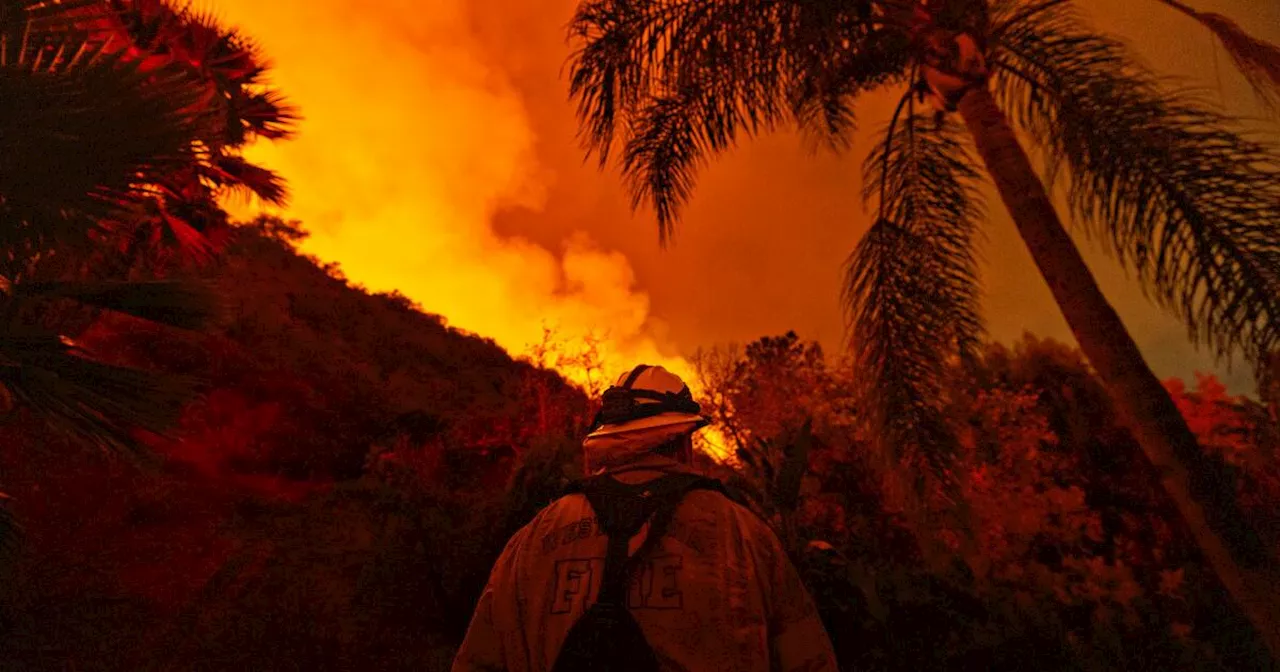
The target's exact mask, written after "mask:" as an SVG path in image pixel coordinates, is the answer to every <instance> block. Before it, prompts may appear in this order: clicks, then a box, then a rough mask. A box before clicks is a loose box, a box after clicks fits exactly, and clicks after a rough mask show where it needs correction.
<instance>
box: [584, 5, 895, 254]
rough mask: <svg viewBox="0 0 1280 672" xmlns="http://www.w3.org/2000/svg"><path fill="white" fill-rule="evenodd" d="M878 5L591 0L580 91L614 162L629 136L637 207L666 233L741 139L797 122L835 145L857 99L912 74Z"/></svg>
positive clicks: (587, 117)
mask: <svg viewBox="0 0 1280 672" xmlns="http://www.w3.org/2000/svg"><path fill="white" fill-rule="evenodd" d="M884 21H885V19H884V18H883V17H879V18H875V19H873V18H872V17H871V14H870V3H866V2H851V3H814V2H805V1H803V0H783V1H777V0H727V1H724V0H721V1H713V0H649V1H647V2H630V1H626V0H589V1H588V2H585V3H583V4H582V5H581V6H580V7H579V10H578V13H577V14H576V16H575V18H574V21H573V23H572V27H571V36H572V37H573V38H574V39H576V40H578V41H579V42H581V43H582V44H581V47H580V48H579V49H578V50H577V51H576V52H575V53H574V55H573V57H572V67H571V72H570V93H571V96H572V97H573V98H575V99H576V100H577V103H578V116H579V118H580V120H581V122H582V124H581V133H582V140H583V144H584V146H585V147H586V149H587V152H588V155H590V154H593V153H594V154H596V155H597V156H598V157H599V159H600V161H601V164H602V165H603V164H604V162H606V161H607V160H608V157H609V156H610V152H611V151H612V149H613V148H614V146H615V144H616V143H617V140H618V135H619V134H620V133H619V132H621V135H622V138H621V140H622V143H623V147H624V150H623V151H624V157H623V169H624V173H625V174H626V177H627V180H628V182H629V185H630V187H631V194H632V197H633V201H632V203H633V207H639V205H640V204H642V203H645V202H649V203H650V204H651V205H653V207H654V209H655V211H656V212H657V216H658V224H659V236H660V239H661V240H662V241H664V242H665V240H666V239H667V236H668V235H669V234H670V232H671V228H672V226H673V224H674V223H675V221H676V220H677V219H678V217H679V207H680V206H681V205H682V204H683V203H684V202H685V201H686V200H688V197H689V194H690V192H691V190H692V188H693V181H694V177H695V173H696V169H697V167H698V166H700V165H701V164H702V163H703V162H705V161H706V160H707V159H709V158H710V157H711V156H713V155H715V154H717V153H719V152H721V151H724V150H725V149H727V148H729V147H731V146H732V145H733V143H734V142H736V141H737V140H738V139H739V138H740V137H741V136H749V135H750V134H753V133H756V132H759V131H763V130H768V129H770V128H772V127H773V126H774V125H776V124H778V123H780V122H783V121H795V122H797V123H798V125H799V126H800V127H801V128H802V129H804V130H805V131H806V132H807V133H809V134H810V136H811V137H813V138H817V139H821V140H823V141H825V142H828V143H831V144H833V145H835V146H840V145H842V144H844V143H845V142H846V141H847V138H848V133H849V132H850V131H851V130H852V127H853V119H854V117H853V109H852V106H851V101H852V97H853V96H854V95H855V94H856V93H860V92H863V91H866V90H868V89H870V88H874V87H875V86H879V85H882V84H885V83H887V82H891V81H896V79H900V78H901V77H902V75H903V72H902V71H903V66H904V63H905V60H906V52H905V50H902V49H900V46H901V45H902V44H905V40H906V38H905V36H904V35H903V34H902V33H898V32H892V33H891V32H885V31H883V30H881V29H880V28H879V27H878V26H881V25H882V23H883V22H884Z"/></svg>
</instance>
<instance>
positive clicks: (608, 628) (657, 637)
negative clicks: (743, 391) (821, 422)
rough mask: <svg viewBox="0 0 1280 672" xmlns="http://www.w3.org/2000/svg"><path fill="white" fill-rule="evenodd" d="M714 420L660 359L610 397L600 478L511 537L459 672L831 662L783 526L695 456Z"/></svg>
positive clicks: (598, 422)
mask: <svg viewBox="0 0 1280 672" xmlns="http://www.w3.org/2000/svg"><path fill="white" fill-rule="evenodd" d="M708 422H709V420H708V419H707V418H706V417H704V416H703V415H701V409H700V408H699V406H698V404H697V403H696V402H694V400H693V397H692V395H691V394H690V392H689V388H688V387H687V386H686V385H685V384H684V382H683V381H682V380H680V378H679V377H678V376H676V375H674V374H672V373H670V372H669V371H667V370H666V369H664V368H662V367H660V366H647V365H640V366H637V367H636V368H635V369H633V370H632V371H631V372H629V373H628V374H625V375H623V376H622V377H621V378H620V379H619V380H618V382H617V384H616V385H615V386H613V387H612V388H610V389H609V390H608V391H606V392H605V394H604V397H603V400H602V404H601V410H600V413H599V414H598V415H597V416H596V419H595V422H594V423H593V426H592V429H591V432H590V433H589V434H588V436H587V437H586V439H585V441H584V442H583V448H584V454H585V455H584V458H585V460H586V466H587V473H588V474H591V476H592V477H591V478H589V479H586V480H585V481H584V482H583V486H582V487H580V488H577V490H578V491H577V492H576V493H574V494H569V495H566V496H564V497H561V498H560V499H558V500H557V501H555V502H553V503H552V504H551V505H550V506H548V507H547V508H545V509H543V510H542V511H541V512H540V513H539V514H538V515H537V516H536V517H535V518H534V520H533V521H532V522H530V523H529V524H528V525H526V526H525V527H523V528H522V529H520V530H519V531H518V532H517V533H516V534H515V535H514V536H513V537H512V538H511V540H510V541H509V542H508V543H507V545H506V548H505V549H504V550H503V552H502V555H501V556H500V557H499V559H498V561H497V563H496V564H495V566H494V567H493V570H492V572H491V574H490V577H489V581H488V584H487V585H486V587H485V589H484V591H483V593H482V595H481V597H480V600H479V603H478V606H477V608H476V611H475V614H474V616H473V617H472V620H471V624H470V627H469V629H468V631H467V635H466V638H465V639H464V641H463V643H462V646H461V648H460V649H459V651H458V654H457V656H456V658H455V660H454V664H453V671H454V672H472V671H477V672H479V671H486V672H487V671H491V670H502V671H509V672H567V671H568V670H576V669H595V670H601V671H607V670H611V669H612V670H624V669H625V670H688V671H691V672H703V671H706V672H757V671H758V672H772V671H775V670H777V671H781V672H798V671H800V670H805V671H810V672H815V671H820V670H830V671H831V672H835V670H836V669H837V667H836V662H835V657H834V654H833V652H832V647H831V642H830V640H829V638H828V636H827V633H826V631H825V630H824V628H823V626H822V623H821V621H820V620H819V617H818V612H817V610H816V609H815V608H814V603H813V600H812V599H811V597H810V595H809V594H808V592H807V590H806V589H805V587H804V584H803V583H801V581H800V577H799V575H798V574H797V571H796V569H795V567H793V566H792V564H791V562H790V561H789V560H788V558H787V555H786V552H785V551H784V549H783V546H782V544H781V542H780V541H779V540H778V538H777V536H775V535H774V533H773V531H772V530H771V529H770V528H769V527H768V526H767V525H766V524H765V523H764V521H762V520H761V519H760V518H759V517H757V516H756V515H755V514H754V513H752V512H751V511H750V510H749V509H747V508H746V507H744V506H742V505H740V504H738V503H737V502H735V501H733V500H732V499H730V498H729V497H727V496H726V495H725V494H724V490H723V488H722V487H721V486H720V484H719V483H718V482H717V481H713V480H711V479H707V478H705V477H700V475H699V474H697V473H696V472H695V470H694V469H693V467H692V466H691V462H692V457H693V435H694V433H695V432H697V431H698V430H699V429H702V428H703V427H705V426H706V425H707V424H708ZM664 510H665V513H664ZM628 560H629V562H628Z"/></svg>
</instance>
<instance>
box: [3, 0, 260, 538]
mask: <svg viewBox="0 0 1280 672" xmlns="http://www.w3.org/2000/svg"><path fill="white" fill-rule="evenodd" d="M116 17H117V14H116V13H115V10H114V9H113V8H112V7H111V6H110V4H109V3H107V2H104V1H102V0H0V100H3V101H4V104H3V105H0V250H2V251H3V252H4V254H0V414H8V413H9V412H10V411H12V410H15V408H17V407H19V406H21V407H25V409H26V410H28V411H31V412H34V413H35V414H36V415H38V416H40V417H43V418H44V419H45V420H47V421H48V424H49V425H50V427H51V428H52V429H54V430H56V431H59V432H61V433H65V434H67V435H69V436H71V437H74V438H76V439H78V440H85V441H89V442H92V443H95V444H98V445H100V446H104V447H106V448H109V449H115V450H119V451H123V452H125V453H128V454H131V455H134V456H140V457H141V456H145V455H146V454H145V452H143V451H139V450H138V448H139V445H140V444H139V443H138V441H137V438H138V437H137V433H136V432H137V430H144V431H149V432H152V433H162V432H164V431H165V429H166V428H168V427H171V426H172V425H173V423H174V422H175V421H176V420H177V418H178V415H179V413H180V411H181V409H182V407H183V406H184V405H185V403H186V402H187V401H189V400H190V399H191V398H192V395H193V394H194V393H195V391H196V381H192V380H189V379H186V378H182V377H176V376H171V375H164V374H161V373H158V372H154V371H144V370H141V369H135V368H130V367H125V366H116V365H111V364H107V363H104V362H101V361H96V360H95V359H93V358H92V356H90V353H88V352H86V351H84V350H83V349H82V348H81V347H79V346H78V345H77V344H76V343H75V342H74V341H73V340H72V339H70V338H68V337H67V336H66V335H64V334H62V333H59V331H58V329H57V328H56V326H57V325H52V324H50V320H49V319H47V317H48V314H49V311H48V309H47V308H48V306H49V305H50V302H51V301H59V302H63V303H65V302H66V301H68V300H69V301H73V302H77V303H79V304H80V305H85V306H90V307H95V308H100V309H108V310H114V311H119V312H122V313H126V314H130V315H134V316H136V317H140V318H143V319H147V320H151V321H155V322H159V323H163V324H168V325H172V326H176V327H180V328H198V327H200V326H201V325H203V324H204V323H205V322H206V321H207V320H208V319H209V318H210V317H212V316H213V315H214V314H215V312H216V311H215V309H216V297H215V296H214V295H213V293H212V292H210V291H209V288H208V287H206V286H202V285H200V284H198V283H191V282H177V281H141V282H130V281H126V280H115V279H107V280H96V281H86V280H67V279H65V271H66V269H67V266H66V265H65V264H60V263H59V260H62V259H71V260H72V261H73V262H75V263H81V262H82V260H84V259H88V258H91V257H92V256H93V254H94V252H95V250H96V249H97V248H100V247H101V245H102V244H103V242H104V241H105V242H110V241H114V240H118V239H119V238H120V237H121V236H122V235H127V234H129V233H130V232H132V231H134V230H135V229H136V228H137V227H138V226H139V222H140V221H141V222H145V221H147V220H148V218H151V217H154V216H155V214H156V213H157V211H159V212H161V213H162V214H163V216H164V217H165V218H166V220H172V221H173V222H180V223H181V224H183V225H184V226H186V227H188V228H189V227H190V220H186V221H183V220H180V219H179V217H181V216H183V213H181V212H180V211H177V210H176V209H175V208H174V207H173V205H174V203H176V202H178V200H179V199H175V198H174V191H173V185H175V184H181V183H182V181H183V180H187V179H188V176H191V175H197V176H201V178H202V179H203V180H204V181H203V182H201V183H200V184H201V185H202V186H203V188H205V189H206V190H207V193H205V194H203V195H201V196H200V198H203V199H205V202H202V203H200V204H199V205H200V206H201V207H204V208H206V210H207V209H208V207H210V206H212V207H216V203H215V202H214V200H213V199H214V197H215V196H216V189H217V188H218V187H220V186H221V185H220V184H219V183H218V182H217V181H216V179H213V178H210V177H209V176H210V175H214V176H216V175H217V174H219V173H218V171H222V172H223V173H226V172H227V171H226V165H227V164H226V163H225V160H226V159H227V157H229V156H231V157H232V159H233V160H234V156H233V155H232V154H230V153H229V152H228V153H224V152H223V151H222V149H223V148H225V147H229V146H231V145H233V144H234V142H232V141H228V135H229V133H230V131H228V130H227V127H228V125H229V123H228V120H229V119H230V118H231V117H230V115H228V114H227V112H226V110H225V108H224V107H222V106H217V105H212V104H211V103H210V86H209V81H210V79H209V77H210V76H209V75H207V74H202V73H199V72H197V71H195V70H193V67H192V66H191V64H190V62H189V61H179V60H178V59H175V58H172V57H171V56H169V55H165V56H164V57H163V58H159V59H157V58H155V57H154V55H153V54H151V53H150V52H149V51H146V50H144V49H140V48H137V47H136V45H133V44H131V43H126V44H124V46H123V47H122V46H121V45H122V40H121V39H120V37H119V35H118V34H117V33H115V32H113V31H111V30H107V29H105V28H104V26H108V25H109V24H110V23H111V21H114V20H116ZM242 175H243V173H242ZM273 179H274V178H273ZM276 182H277V185H276V186H275V187H271V189H274V192H272V191H269V192H268V193H279V194H283V190H282V186H281V185H279V184H278V180H276ZM241 183H246V184H247V183H248V180H241ZM188 214H189V213H188ZM50 268H54V269H57V271H59V272H61V273H59V272H55V273H53V274H52V275H51V273H50V272H49V269H50ZM73 268H74V265H73ZM3 504H4V502H0V509H2V508H3ZM16 529H17V528H16V525H14V524H13V519H12V517H11V516H10V514H9V513H8V512H7V511H3V510H0V555H3V553H4V551H6V550H11V549H12V547H13V545H12V541H13V537H14V535H15V531H16ZM0 559H3V558H2V557H0Z"/></svg>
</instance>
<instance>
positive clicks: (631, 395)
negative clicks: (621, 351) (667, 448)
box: [582, 364, 711, 470]
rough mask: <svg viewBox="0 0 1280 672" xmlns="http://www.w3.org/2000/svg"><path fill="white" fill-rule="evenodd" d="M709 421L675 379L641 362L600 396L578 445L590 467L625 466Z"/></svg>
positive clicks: (683, 385)
mask: <svg viewBox="0 0 1280 672" xmlns="http://www.w3.org/2000/svg"><path fill="white" fill-rule="evenodd" d="M710 422H711V421H710V420H709V419H708V418H707V417H706V416H703V415H702V407H701V406H699V405H698V402H696V401H694V400H693V394H692V393H690V392H689V387H688V386H687V385H685V384H684V381H683V380H680V377H679V376H677V375H675V374H674V373H671V372H670V371H667V370H666V369H664V368H662V367H661V366H649V365H647V364H641V365H639V366H637V367H636V368H634V369H632V370H631V372H630V373H627V374H624V375H623V376H622V377H620V378H619V379H618V382H617V384H616V385H614V386H613V387H611V388H609V389H608V390H606V391H605V393H604V395H603V397H602V398H601V407H600V412H599V413H597V414H596V417H595V420H594V421H593V422H592V425H591V433H590V434H588V435H587V438H586V440H585V441H583V444H582V445H583V448H584V449H585V450H586V457H587V464H588V468H589V469H591V470H594V469H597V468H601V467H608V466H615V465H618V464H622V463H625V462H629V461H631V460H634V459H635V458H637V457H639V456H642V455H644V454H646V453H648V452H649V451H650V450H652V449H653V448H656V447H658V446H661V445H663V444H665V443H666V442H667V441H669V440H671V439H673V438H675V437H677V436H680V435H683V434H692V433H693V432H695V431H697V430H699V429H701V428H703V427H705V426H707V425H708V424H710Z"/></svg>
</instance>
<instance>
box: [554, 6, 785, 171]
mask: <svg viewBox="0 0 1280 672" xmlns="http://www.w3.org/2000/svg"><path fill="white" fill-rule="evenodd" d="M787 4H790V3H786V2H783V3H779V2H776V1H774V0H721V1H717V0H656V1H647V2H636V1H635V0H589V1H588V2H584V3H583V4H582V5H580V6H579V8H578V10H577V12H576V13H575V15H574V18H573V21H572V22H571V23H570V28H569V32H570V38H571V39H573V40H576V41H579V42H580V43H581V45H580V47H579V48H578V49H577V50H576V51H575V52H574V54H573V55H572V56H571V67H570V75H569V81H570V86H569V92H570V96H571V97H572V98H574V99H576V100H577V101H578V116H579V118H580V119H581V121H582V122H583V126H582V141H583V145H584V147H585V148H586V149H587V151H588V153H589V154H590V153H595V154H597V155H598V156H599V159H600V162H601V164H602V165H603V164H604V163H605V162H606V161H607V160H608V157H609V154H610V151H611V149H612V147H613V145H614V138H615V131H616V130H617V128H618V127H619V125H625V124H626V123H627V117H628V116H630V114H631V113H633V112H635V111H637V110H638V109H640V108H644V107H647V106H648V103H649V99H650V98H652V97H668V96H671V95H673V92H672V91H671V89H674V90H675V95H679V91H681V90H684V89H687V88H689V86H690V84H691V83H692V82H690V81H689V77H690V76H691V75H692V76H693V77H694V79H695V80H699V81H701V80H706V79H707V77H706V76H705V75H706V73H707V72H708V71H710V70H714V71H716V73H717V74H718V75H719V76H721V77H722V78H731V79H755V80H758V79H759V75H758V74H757V71H759V70H761V69H763V70H765V71H766V72H767V71H769V70H771V69H773V68H776V67H777V64H778V63H779V58H778V57H780V56H781V52H780V50H779V39H778V37H777V36H776V35H770V34H768V33H770V32H773V31H772V26H775V25H780V24H782V23H783V20H782V17H781V16H780V8H781V7H782V6H785V5H787Z"/></svg>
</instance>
